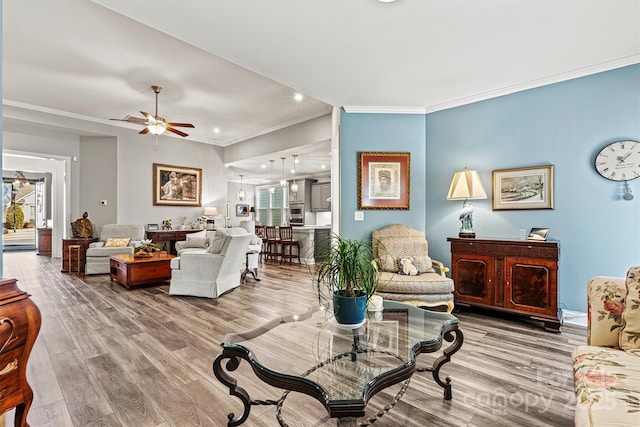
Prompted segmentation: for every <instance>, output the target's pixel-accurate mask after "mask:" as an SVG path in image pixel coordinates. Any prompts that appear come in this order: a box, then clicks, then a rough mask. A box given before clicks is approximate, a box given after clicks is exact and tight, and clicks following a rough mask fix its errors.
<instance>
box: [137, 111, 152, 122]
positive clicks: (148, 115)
mask: <svg viewBox="0 0 640 427" xmlns="http://www.w3.org/2000/svg"><path fill="white" fill-rule="evenodd" d="M140 114H142V115H143V116H145V117H146V118H147V120H149V121H150V120H153V116H152V115H151V114H149V113H145V112H144V111H140Z"/></svg>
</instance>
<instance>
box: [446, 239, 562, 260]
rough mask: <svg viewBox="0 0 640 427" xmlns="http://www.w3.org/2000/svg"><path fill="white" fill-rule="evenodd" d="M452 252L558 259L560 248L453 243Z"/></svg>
mask: <svg viewBox="0 0 640 427" xmlns="http://www.w3.org/2000/svg"><path fill="white" fill-rule="evenodd" d="M451 252H452V253H460V254H470V255H493V256H504V257H520V258H546V259H558V247H557V246H556V245H554V244H544V245H540V244H539V243H538V244H527V243H526V242H520V243H518V244H505V243H502V244H500V245H496V244H493V243H486V242H480V241H472V242H458V241H456V242H451Z"/></svg>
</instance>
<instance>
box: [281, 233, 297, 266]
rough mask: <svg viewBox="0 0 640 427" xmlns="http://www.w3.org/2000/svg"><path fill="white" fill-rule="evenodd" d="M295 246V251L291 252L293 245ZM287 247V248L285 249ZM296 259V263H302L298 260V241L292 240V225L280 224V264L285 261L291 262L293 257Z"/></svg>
mask: <svg viewBox="0 0 640 427" xmlns="http://www.w3.org/2000/svg"><path fill="white" fill-rule="evenodd" d="M294 246H295V247H296V253H295V254H294V253H293V247H294ZM287 249H288V250H287ZM294 258H297V259H298V264H302V263H301V262H300V242H299V241H298V240H293V227H291V226H290V225H288V226H281V227H280V264H282V263H283V262H285V261H287V262H289V263H290V264H293V259H294Z"/></svg>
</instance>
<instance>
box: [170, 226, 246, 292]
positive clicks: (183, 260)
mask: <svg viewBox="0 0 640 427" xmlns="http://www.w3.org/2000/svg"><path fill="white" fill-rule="evenodd" d="M231 230H232V229H223V230H217V231H216V233H215V235H214V238H213V240H212V241H211V243H210V244H209V245H208V247H207V248H206V250H204V251H202V250H192V251H189V250H187V249H197V248H184V247H183V248H181V251H180V256H178V257H176V258H173V259H172V260H171V283H170V285H169V294H171V295H189V296H196V297H206V298H218V297H219V296H221V295H222V294H224V293H225V292H228V291H230V290H232V289H234V288H236V287H238V286H240V275H241V271H242V270H243V267H244V265H245V259H246V254H247V251H248V250H249V242H250V241H251V237H252V235H250V234H248V233H247V232H246V230H244V229H240V230H242V233H241V232H239V231H231ZM194 234H195V233H194ZM176 249H178V248H176Z"/></svg>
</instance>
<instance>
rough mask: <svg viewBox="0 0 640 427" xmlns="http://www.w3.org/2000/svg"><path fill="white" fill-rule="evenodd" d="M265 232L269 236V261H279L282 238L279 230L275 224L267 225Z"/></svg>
mask: <svg viewBox="0 0 640 427" xmlns="http://www.w3.org/2000/svg"><path fill="white" fill-rule="evenodd" d="M264 233H265V236H266V237H267V261H270V260H273V261H277V260H278V257H279V256H280V238H279V237H278V230H277V229H276V227H275V226H273V225H265V226H264Z"/></svg>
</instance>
